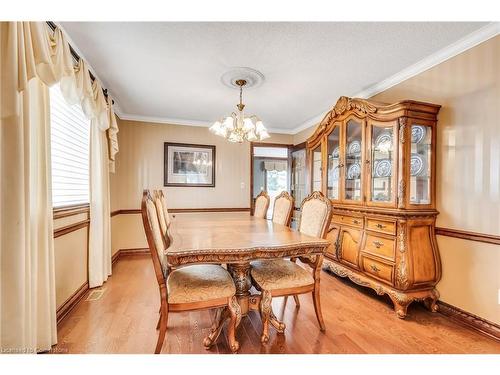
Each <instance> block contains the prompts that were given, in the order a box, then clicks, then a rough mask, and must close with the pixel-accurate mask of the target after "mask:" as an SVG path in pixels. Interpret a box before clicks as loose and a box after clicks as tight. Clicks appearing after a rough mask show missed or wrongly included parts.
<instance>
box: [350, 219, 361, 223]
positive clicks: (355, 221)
mask: <svg viewBox="0 0 500 375" xmlns="http://www.w3.org/2000/svg"><path fill="white" fill-rule="evenodd" d="M352 222H353V223H354V224H361V221H359V220H356V219H354V220H353V221H352Z"/></svg>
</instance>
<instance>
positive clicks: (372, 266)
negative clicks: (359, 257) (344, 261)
mask: <svg viewBox="0 0 500 375" xmlns="http://www.w3.org/2000/svg"><path fill="white" fill-rule="evenodd" d="M370 267H371V269H372V270H373V271H374V272H379V271H380V269H379V268H377V266H376V265H375V264H372V265H371V266H370Z"/></svg>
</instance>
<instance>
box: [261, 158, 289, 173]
mask: <svg viewBox="0 0 500 375" xmlns="http://www.w3.org/2000/svg"><path fill="white" fill-rule="evenodd" d="M263 167H264V168H263V169H264V170H266V171H278V172H281V171H286V170H287V162H286V160H273V161H264V162H263Z"/></svg>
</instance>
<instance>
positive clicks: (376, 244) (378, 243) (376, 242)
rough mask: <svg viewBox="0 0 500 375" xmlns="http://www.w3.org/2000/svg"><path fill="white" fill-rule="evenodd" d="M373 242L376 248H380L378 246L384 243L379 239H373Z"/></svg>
mask: <svg viewBox="0 0 500 375" xmlns="http://www.w3.org/2000/svg"><path fill="white" fill-rule="evenodd" d="M373 244H374V245H375V247H376V248H377V249H380V247H381V246H383V245H384V243H383V242H380V241H373Z"/></svg>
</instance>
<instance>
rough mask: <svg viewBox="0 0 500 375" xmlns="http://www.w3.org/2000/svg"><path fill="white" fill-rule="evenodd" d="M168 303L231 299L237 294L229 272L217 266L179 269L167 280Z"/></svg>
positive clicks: (207, 265)
mask: <svg viewBox="0 0 500 375" xmlns="http://www.w3.org/2000/svg"><path fill="white" fill-rule="evenodd" d="M167 291H168V293H167V295H168V303H169V304H176V303H192V302H200V301H207V300H217V299H223V298H226V299H227V298H230V297H232V296H234V294H235V293H236V288H235V286H234V282H233V279H232V278H231V275H230V274H229V272H227V271H226V270H225V269H224V268H222V267H221V266H218V265H215V264H199V265H198V264H197V265H192V266H186V267H182V268H178V269H176V270H174V271H172V272H171V273H170V275H169V276H168V279H167Z"/></svg>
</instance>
